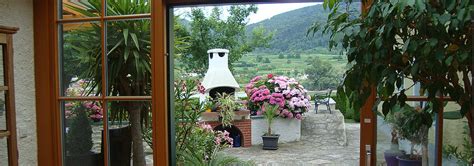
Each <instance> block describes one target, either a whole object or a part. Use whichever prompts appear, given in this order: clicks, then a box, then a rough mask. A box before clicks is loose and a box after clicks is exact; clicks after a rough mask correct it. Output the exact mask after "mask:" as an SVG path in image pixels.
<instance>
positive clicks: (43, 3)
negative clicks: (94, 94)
mask: <svg viewBox="0 0 474 166" xmlns="http://www.w3.org/2000/svg"><path fill="white" fill-rule="evenodd" d="M151 6H152V10H151V21H152V23H151V26H152V34H151V41H152V52H151V54H152V72H153V74H154V77H152V88H153V89H152V110H153V111H152V117H153V121H152V126H153V135H152V136H153V149H154V153H155V155H154V156H153V159H154V165H168V163H169V160H168V159H169V157H168V156H169V155H168V147H169V146H168V145H169V144H168V142H169V141H168V135H169V134H168V118H167V116H168V111H166V110H168V105H167V99H166V96H168V95H167V88H166V85H167V80H168V79H167V71H168V70H167V69H168V68H167V66H166V65H167V63H166V61H165V60H166V56H165V55H166V28H165V26H164V25H166V17H165V16H166V2H165V1H160V0H152V3H151ZM59 10H61V9H57V0H34V1H33V13H34V14H33V19H34V20H33V24H34V65H35V66H34V69H35V89H36V92H35V99H36V124H37V126H36V127H37V146H38V151H37V157H38V158H37V161H38V165H40V166H55V165H61V155H62V152H61V133H60V131H58V125H59V120H58V117H59V111H58V107H59V106H58V104H57V101H58V100H57V97H56V94H57V91H56V90H57V88H56V87H57V84H56V82H57V79H58V78H57V76H56V75H55V73H57V72H55V67H56V66H55V65H56V64H57V62H56V61H55V59H56V58H55V56H56V55H57V52H58V47H57V46H56V44H57V35H56V33H57V32H56V30H57V27H56V22H55V21H56V17H57V16H56V15H57V13H58V11H59Z"/></svg>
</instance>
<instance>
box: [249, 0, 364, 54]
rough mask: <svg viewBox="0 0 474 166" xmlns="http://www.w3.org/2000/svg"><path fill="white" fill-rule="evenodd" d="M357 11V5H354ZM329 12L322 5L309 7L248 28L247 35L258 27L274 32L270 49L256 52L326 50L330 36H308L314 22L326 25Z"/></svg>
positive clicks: (279, 15) (261, 49)
mask: <svg viewBox="0 0 474 166" xmlns="http://www.w3.org/2000/svg"><path fill="white" fill-rule="evenodd" d="M353 5H354V8H355V9H357V8H356V7H355V6H357V3H355V4H353ZM328 14H329V10H324V9H323V6H322V5H314V6H308V7H304V8H300V9H296V10H292V11H289V12H285V13H281V14H278V15H275V16H273V17H272V18H270V19H267V20H263V21H261V22H258V23H254V24H250V25H248V26H247V33H249V34H250V33H251V32H252V30H253V29H254V28H256V27H259V26H262V27H264V28H265V29H266V30H267V31H268V32H274V36H273V39H272V40H271V41H270V46H269V48H260V49H257V50H256V52H268V53H279V52H287V53H288V52H313V51H315V50H318V51H319V50H324V48H327V47H328V40H329V35H322V34H321V33H319V32H318V33H316V34H314V36H313V35H312V34H309V35H307V31H308V29H309V27H311V25H312V24H313V23H314V22H319V23H322V24H324V23H325V22H326V20H327V16H328Z"/></svg>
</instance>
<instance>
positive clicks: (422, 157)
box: [393, 104, 433, 166]
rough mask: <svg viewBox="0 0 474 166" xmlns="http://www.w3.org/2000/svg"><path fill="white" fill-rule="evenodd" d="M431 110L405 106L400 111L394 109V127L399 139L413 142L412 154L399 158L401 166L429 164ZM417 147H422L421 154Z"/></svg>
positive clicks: (400, 107)
mask: <svg viewBox="0 0 474 166" xmlns="http://www.w3.org/2000/svg"><path fill="white" fill-rule="evenodd" d="M395 107H398V106H395ZM429 108H430V107H429V106H427V107H425V108H423V109H421V108H417V109H415V108H413V107H410V106H408V105H407V104H405V105H404V106H399V110H398V111H397V109H394V110H396V111H395V113H394V123H393V127H394V129H395V130H396V131H397V132H398V137H399V138H400V139H402V140H408V141H410V142H411V149H410V153H409V154H405V155H401V156H398V157H397V159H398V160H399V165H400V166H416V165H422V164H423V165H427V164H428V130H429V128H430V127H431V125H432V123H433V117H432V114H431V111H430V109H429ZM416 145H421V152H420V151H419V150H418V149H416V148H415V146H416Z"/></svg>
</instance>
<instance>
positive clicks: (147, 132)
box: [108, 101, 153, 165]
mask: <svg viewBox="0 0 474 166" xmlns="http://www.w3.org/2000/svg"><path fill="white" fill-rule="evenodd" d="M108 106H109V109H108V115H109V149H110V150H109V152H110V153H109V158H110V165H124V163H133V165H145V164H146V165H153V150H152V148H151V147H152V145H151V144H152V142H151V141H152V140H151V137H152V135H151V125H152V123H151V120H152V118H151V102H149V101H115V102H110V103H108ZM132 146H135V147H132ZM132 156H133V157H132Z"/></svg>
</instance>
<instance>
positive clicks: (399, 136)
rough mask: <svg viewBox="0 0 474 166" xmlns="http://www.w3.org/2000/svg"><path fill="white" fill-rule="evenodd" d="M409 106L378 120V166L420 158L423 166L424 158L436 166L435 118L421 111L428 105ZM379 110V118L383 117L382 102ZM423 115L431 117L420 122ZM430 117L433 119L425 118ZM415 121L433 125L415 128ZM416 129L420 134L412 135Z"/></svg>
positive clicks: (416, 126)
mask: <svg viewBox="0 0 474 166" xmlns="http://www.w3.org/2000/svg"><path fill="white" fill-rule="evenodd" d="M409 95H412V94H409ZM406 103H407V104H406V105H405V107H403V108H400V106H399V105H397V106H395V107H393V109H392V110H391V112H390V113H389V114H388V115H387V116H386V117H383V116H378V117H377V165H389V166H390V165H398V164H399V163H400V162H409V161H408V160H407V159H409V158H410V160H414V159H417V160H418V161H417V162H419V164H420V165H421V162H422V159H424V158H427V160H426V161H427V162H428V163H429V165H434V161H435V154H436V152H435V145H436V143H435V141H436V140H435V135H436V123H437V120H436V115H435V114H429V113H426V112H427V111H421V110H423V109H422V108H424V106H426V102H418V101H417V102H415V101H413V102H412V101H410V102H406ZM378 111H379V115H382V103H380V104H379V105H378ZM420 112H424V115H428V116H426V117H423V120H420V118H422V117H421V116H423V114H422V113H420ZM427 117H430V118H431V119H426V118H427ZM415 121H423V122H429V121H432V123H422V124H421V125H420V124H419V123H418V124H417V125H412V124H414V123H415ZM419 126H427V127H429V128H428V129H426V128H423V127H419ZM413 130H416V131H418V132H413ZM423 142H425V143H423ZM424 148H426V149H424ZM400 158H401V159H400ZM400 164H401V163H400Z"/></svg>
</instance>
